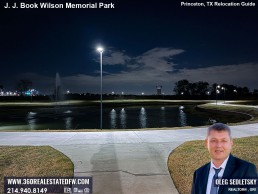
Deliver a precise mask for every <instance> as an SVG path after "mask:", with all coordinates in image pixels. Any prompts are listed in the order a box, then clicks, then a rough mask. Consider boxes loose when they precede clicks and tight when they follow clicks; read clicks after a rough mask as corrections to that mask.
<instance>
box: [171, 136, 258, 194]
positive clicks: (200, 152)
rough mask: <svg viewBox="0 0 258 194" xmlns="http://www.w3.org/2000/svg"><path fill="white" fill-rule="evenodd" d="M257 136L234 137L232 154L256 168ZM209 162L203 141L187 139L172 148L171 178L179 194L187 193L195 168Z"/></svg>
mask: <svg viewBox="0 0 258 194" xmlns="http://www.w3.org/2000/svg"><path fill="white" fill-rule="evenodd" d="M257 145H258V136H254V137H245V138H239V139H234V145H233V150H232V154H233V155H235V156H236V157H239V158H241V159H244V160H247V161H250V162H252V163H253V164H255V165H256V168H257V169H258V146H257ZM208 162H210V158H209V153H208V151H207V149H206V148H205V147H204V141H201V140H198V141H189V142H185V143H184V144H182V145H180V146H179V147H177V148H176V149H175V150H173V151H172V152H171V154H170V156H169V158H168V169H169V172H170V175H171V178H172V180H173V182H174V184H175V186H176V188H177V189H178V191H179V193H180V194H189V193H190V192H191V185H192V179H193V174H194V171H195V170H196V169H198V168H199V167H201V166H202V165H204V164H206V163H208Z"/></svg>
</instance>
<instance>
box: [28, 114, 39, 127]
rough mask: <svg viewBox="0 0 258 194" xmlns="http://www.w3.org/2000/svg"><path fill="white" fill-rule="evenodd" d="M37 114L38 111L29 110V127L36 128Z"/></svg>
mask: <svg viewBox="0 0 258 194" xmlns="http://www.w3.org/2000/svg"><path fill="white" fill-rule="evenodd" d="M36 114H37V113H36V112H28V114H27V122H28V126H29V129H31V130H35V129H36V122H37V119H36V118H35V116H36Z"/></svg>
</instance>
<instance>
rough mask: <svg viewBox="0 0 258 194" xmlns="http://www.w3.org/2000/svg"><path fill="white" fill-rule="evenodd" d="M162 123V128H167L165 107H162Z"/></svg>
mask: <svg viewBox="0 0 258 194" xmlns="http://www.w3.org/2000/svg"><path fill="white" fill-rule="evenodd" d="M160 117H161V119H160V123H161V126H162V127H165V126H166V109H165V107H164V106H163V107H161V114H160Z"/></svg>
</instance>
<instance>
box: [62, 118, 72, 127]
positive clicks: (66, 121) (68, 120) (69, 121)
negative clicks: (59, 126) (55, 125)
mask: <svg viewBox="0 0 258 194" xmlns="http://www.w3.org/2000/svg"><path fill="white" fill-rule="evenodd" d="M64 120H65V129H72V124H73V123H72V122H73V118H72V117H65V118H64Z"/></svg>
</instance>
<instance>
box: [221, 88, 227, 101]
mask: <svg viewBox="0 0 258 194" xmlns="http://www.w3.org/2000/svg"><path fill="white" fill-rule="evenodd" d="M221 89H222V90H223V91H224V104H225V92H226V88H225V87H222V88H221Z"/></svg>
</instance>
